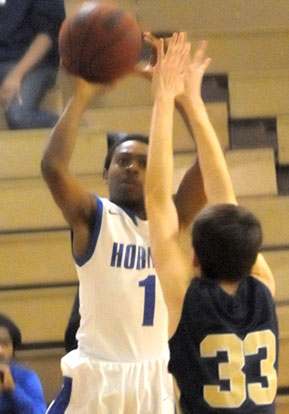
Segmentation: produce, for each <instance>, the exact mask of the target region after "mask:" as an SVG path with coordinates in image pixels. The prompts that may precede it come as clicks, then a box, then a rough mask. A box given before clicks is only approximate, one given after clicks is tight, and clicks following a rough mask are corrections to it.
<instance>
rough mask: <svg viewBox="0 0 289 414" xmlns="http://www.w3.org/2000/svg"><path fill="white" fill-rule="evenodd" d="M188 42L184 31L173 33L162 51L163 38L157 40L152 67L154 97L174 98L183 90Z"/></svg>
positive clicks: (188, 49)
mask: <svg viewBox="0 0 289 414" xmlns="http://www.w3.org/2000/svg"><path fill="white" fill-rule="evenodd" d="M189 53H190V43H189V42H188V41H187V40H186V37H185V34H184V33H179V34H178V33H174V35H173V36H172V38H171V39H170V40H169V43H168V48H167V51H166V52H165V51H164V40H163V39H160V40H159V41H158V49H157V62H156V65H155V66H154V68H153V82H152V88H153V93H154V96H155V98H158V97H161V98H165V99H167V98H173V99H174V98H175V97H176V96H178V95H180V94H182V93H183V92H184V75H185V73H184V69H185V63H186V62H187V61H188V56H189Z"/></svg>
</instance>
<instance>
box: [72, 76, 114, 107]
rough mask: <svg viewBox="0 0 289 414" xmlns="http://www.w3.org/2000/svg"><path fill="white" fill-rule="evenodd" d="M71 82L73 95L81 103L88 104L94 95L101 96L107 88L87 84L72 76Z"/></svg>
mask: <svg viewBox="0 0 289 414" xmlns="http://www.w3.org/2000/svg"><path fill="white" fill-rule="evenodd" d="M71 78H72V82H73V85H74V89H75V95H76V96H77V97H78V99H80V100H81V101H82V102H89V101H90V100H91V99H92V98H94V97H95V96H96V95H101V94H103V93H104V92H105V90H106V89H107V88H108V85H106V84H103V83H94V82H88V81H86V80H84V79H82V78H80V77H78V76H72V77H71Z"/></svg>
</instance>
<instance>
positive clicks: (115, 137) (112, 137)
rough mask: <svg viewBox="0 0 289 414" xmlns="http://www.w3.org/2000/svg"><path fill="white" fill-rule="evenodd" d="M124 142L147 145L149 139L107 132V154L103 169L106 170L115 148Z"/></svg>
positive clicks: (144, 136) (141, 136)
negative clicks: (136, 142) (137, 142)
mask: <svg viewBox="0 0 289 414" xmlns="http://www.w3.org/2000/svg"><path fill="white" fill-rule="evenodd" d="M126 141H139V142H143V143H144V144H147V145H148V143H149V138H148V137H147V136H146V135H141V134H127V133H126V132H109V133H107V142H108V152H107V155H106V157H105V160H104V169H105V170H108V169H109V166H110V164H111V160H112V157H113V154H114V151H115V150H116V148H117V147H118V146H119V145H121V144H122V143H123V142H126Z"/></svg>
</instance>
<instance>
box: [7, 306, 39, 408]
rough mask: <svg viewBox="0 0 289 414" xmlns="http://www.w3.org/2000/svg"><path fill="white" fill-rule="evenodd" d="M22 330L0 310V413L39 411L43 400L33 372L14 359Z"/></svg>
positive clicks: (36, 377) (37, 380)
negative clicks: (0, 312)
mask: <svg viewBox="0 0 289 414" xmlns="http://www.w3.org/2000/svg"><path fill="white" fill-rule="evenodd" d="M20 344H21V333H20V331H19V329H18V327H17V326H16V325H15V324H14V322H12V321H11V320H10V319H9V318H8V317H6V316H5V315H3V314H0V414H4V413H5V414H7V413H13V414H42V413H45V410H46V404H45V400H44V396H43V391H42V386H41V384H40V381H39V379H38V376H37V375H36V374H35V372H33V371H31V370H29V369H28V368H26V367H24V366H22V365H20V364H18V363H16V362H14V361H13V358H14V353H15V349H16V348H17V347H19V345H20Z"/></svg>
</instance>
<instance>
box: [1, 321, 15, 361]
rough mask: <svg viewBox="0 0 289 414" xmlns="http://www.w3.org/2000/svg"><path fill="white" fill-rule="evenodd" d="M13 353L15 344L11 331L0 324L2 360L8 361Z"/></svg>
mask: <svg viewBox="0 0 289 414" xmlns="http://www.w3.org/2000/svg"><path fill="white" fill-rule="evenodd" d="M12 355H13V344H12V339H11V336H10V334H9V331H8V329H7V328H5V327H4V326H0V362H8V361H9V360H10V359H11V358H12Z"/></svg>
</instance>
